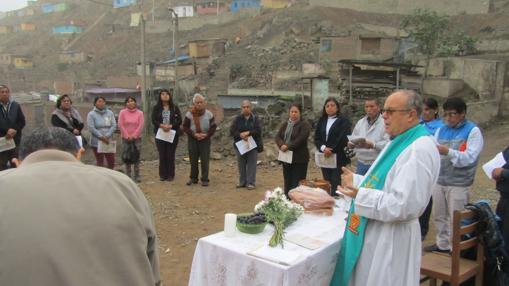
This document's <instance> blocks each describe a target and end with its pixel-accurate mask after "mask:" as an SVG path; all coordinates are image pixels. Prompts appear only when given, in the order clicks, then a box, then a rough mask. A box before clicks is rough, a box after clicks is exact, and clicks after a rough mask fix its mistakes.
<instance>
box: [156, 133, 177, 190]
mask: <svg viewBox="0 0 509 286" xmlns="http://www.w3.org/2000/svg"><path fill="white" fill-rule="evenodd" d="M173 142H174V143H170V142H166V141H163V140H159V139H156V146H157V152H158V153H159V178H161V179H163V180H173V178H175V151H176V150H177V144H178V141H177V138H175V141H173Z"/></svg>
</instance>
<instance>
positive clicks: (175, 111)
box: [152, 105, 182, 142]
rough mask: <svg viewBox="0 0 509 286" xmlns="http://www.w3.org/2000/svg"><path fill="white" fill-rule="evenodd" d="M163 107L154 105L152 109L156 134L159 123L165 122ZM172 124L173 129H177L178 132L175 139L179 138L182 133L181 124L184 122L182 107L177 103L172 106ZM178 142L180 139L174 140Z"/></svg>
mask: <svg viewBox="0 0 509 286" xmlns="http://www.w3.org/2000/svg"><path fill="white" fill-rule="evenodd" d="M162 112H163V107H162V106H160V105H156V106H154V108H153V109H152V125H154V134H156V133H157V130H158V129H159V125H160V124H161V123H163V113H162ZM170 124H171V125H172V127H171V129H173V130H175V131H176V132H177V133H176V134H175V139H174V140H178V136H179V133H180V125H181V124H182V114H181V113H180V109H179V108H178V106H176V105H172V106H170ZM174 142H178V141H174Z"/></svg>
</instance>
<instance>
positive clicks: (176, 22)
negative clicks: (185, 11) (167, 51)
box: [168, 7, 189, 104]
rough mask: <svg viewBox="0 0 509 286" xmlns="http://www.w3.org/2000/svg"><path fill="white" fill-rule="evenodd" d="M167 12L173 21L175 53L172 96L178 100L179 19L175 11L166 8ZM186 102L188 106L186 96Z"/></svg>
mask: <svg viewBox="0 0 509 286" xmlns="http://www.w3.org/2000/svg"><path fill="white" fill-rule="evenodd" d="M168 11H169V12H170V16H171V17H172V19H173V20H172V21H173V52H174V53H175V67H174V73H173V76H174V78H173V96H174V98H178V88H177V84H178V73H177V66H178V58H179V46H178V27H179V17H178V15H177V13H176V12H175V10H173V9H172V8H171V7H168ZM184 100H185V101H186V104H189V102H188V100H187V96H186V97H185V98H184Z"/></svg>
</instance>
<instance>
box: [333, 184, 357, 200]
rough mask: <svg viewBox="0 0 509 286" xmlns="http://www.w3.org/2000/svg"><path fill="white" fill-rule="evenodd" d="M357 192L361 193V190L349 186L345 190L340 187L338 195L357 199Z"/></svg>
mask: <svg viewBox="0 0 509 286" xmlns="http://www.w3.org/2000/svg"><path fill="white" fill-rule="evenodd" d="M357 192H359V189H357V188H355V187H352V186H347V187H345V188H343V187H341V186H338V191H337V192H336V193H338V194H342V195H345V196H348V197H351V198H352V199H355V197H356V196H357Z"/></svg>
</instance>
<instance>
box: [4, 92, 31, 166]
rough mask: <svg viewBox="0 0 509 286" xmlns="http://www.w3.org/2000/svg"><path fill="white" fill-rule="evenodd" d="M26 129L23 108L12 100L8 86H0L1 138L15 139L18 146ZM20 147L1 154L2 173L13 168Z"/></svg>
mask: <svg viewBox="0 0 509 286" xmlns="http://www.w3.org/2000/svg"><path fill="white" fill-rule="evenodd" d="M23 127H25V116H24V115H23V111H22V110H21V106H20V105H19V104H18V103H17V102H16V101H14V100H12V98H11V92H10V90H9V88H8V87H7V86H6V85H3V84H2V85H0V138H1V137H5V139H7V140H10V139H14V143H15V144H16V146H19V143H20V141H21V130H22V129H23ZM17 150H18V147H16V148H14V149H10V150H6V151H3V152H0V171H2V170H5V169H7V168H8V166H9V165H10V166H12V163H11V162H10V161H11V160H12V159H13V158H15V157H17V152H18V151H17Z"/></svg>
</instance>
